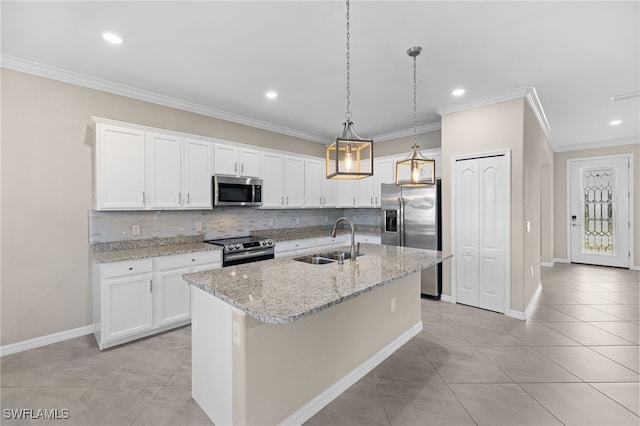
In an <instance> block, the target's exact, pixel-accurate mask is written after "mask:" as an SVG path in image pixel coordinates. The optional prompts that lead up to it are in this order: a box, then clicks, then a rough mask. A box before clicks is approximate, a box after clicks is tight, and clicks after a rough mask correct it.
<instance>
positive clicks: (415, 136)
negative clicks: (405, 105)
mask: <svg viewBox="0 0 640 426" xmlns="http://www.w3.org/2000/svg"><path fill="white" fill-rule="evenodd" d="M416 56H417V55H416ZM416 56H413V143H414V145H415V144H417V143H418V133H417V131H416V121H417V117H418V113H417V107H416V104H417V103H416Z"/></svg>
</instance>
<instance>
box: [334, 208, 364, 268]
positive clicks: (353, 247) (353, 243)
mask: <svg viewBox="0 0 640 426" xmlns="http://www.w3.org/2000/svg"><path fill="white" fill-rule="evenodd" d="M340 222H347V223H348V224H349V226H350V227H351V257H350V259H351V260H356V256H357V255H358V252H357V251H356V227H355V226H354V225H353V222H351V221H350V220H349V219H347V218H346V217H344V216H343V217H340V218H338V220H336V223H335V224H334V225H333V231H331V237H332V238H335V237H336V228H337V227H338V224H339V223H340Z"/></svg>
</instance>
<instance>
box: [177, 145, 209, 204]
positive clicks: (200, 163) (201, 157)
mask: <svg viewBox="0 0 640 426" xmlns="http://www.w3.org/2000/svg"><path fill="white" fill-rule="evenodd" d="M211 148H212V146H211V144H210V143H208V142H200V141H190V140H189V141H185V142H184V153H185V155H184V170H185V172H184V188H183V206H184V208H186V209H210V208H212V207H213V204H212V199H211V198H212V194H211V176H212V174H213V173H212V170H211V163H212V161H211V151H212V149H211Z"/></svg>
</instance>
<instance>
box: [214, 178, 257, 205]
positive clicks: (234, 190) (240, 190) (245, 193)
mask: <svg viewBox="0 0 640 426" xmlns="http://www.w3.org/2000/svg"><path fill="white" fill-rule="evenodd" d="M212 186H213V205H214V207H215V206H261V205H262V179H257V178H239V177H233V176H213V185H212Z"/></svg>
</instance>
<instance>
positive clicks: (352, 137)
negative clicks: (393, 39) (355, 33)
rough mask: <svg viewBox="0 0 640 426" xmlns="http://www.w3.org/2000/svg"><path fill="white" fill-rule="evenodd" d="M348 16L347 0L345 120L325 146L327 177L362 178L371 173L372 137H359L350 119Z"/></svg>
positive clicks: (349, 35) (349, 36)
mask: <svg viewBox="0 0 640 426" xmlns="http://www.w3.org/2000/svg"><path fill="white" fill-rule="evenodd" d="M349 17H350V12H349V0H347V112H346V114H345V121H344V123H342V125H343V129H342V133H341V134H340V136H338V137H337V138H336V140H335V142H333V143H331V144H330V145H328V146H327V151H326V157H327V158H326V166H327V179H362V178H366V177H369V176H372V175H373V139H365V138H362V137H360V136H359V135H358V133H356V131H355V129H354V127H353V121H351V109H350V107H351V85H350V77H351V75H350V68H351V63H350V59H351V55H350V53H349V49H350V47H351V45H350V38H351V34H350V32H349V30H350V25H349Z"/></svg>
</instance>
